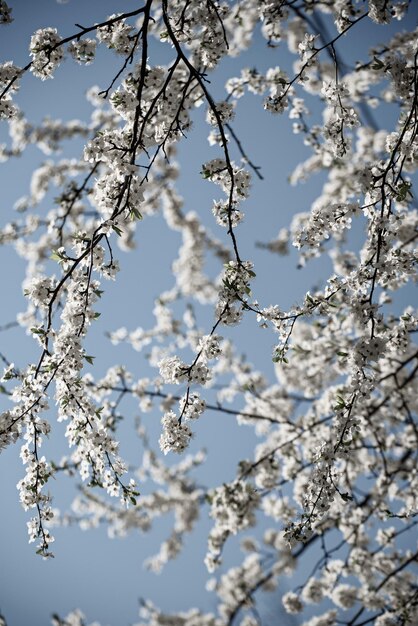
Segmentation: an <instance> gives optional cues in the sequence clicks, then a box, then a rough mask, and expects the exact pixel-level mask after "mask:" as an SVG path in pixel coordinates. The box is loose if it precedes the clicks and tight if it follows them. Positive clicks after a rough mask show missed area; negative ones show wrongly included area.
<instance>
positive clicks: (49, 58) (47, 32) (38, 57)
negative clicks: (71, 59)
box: [29, 28, 64, 80]
mask: <svg viewBox="0 0 418 626" xmlns="http://www.w3.org/2000/svg"><path fill="white" fill-rule="evenodd" d="M60 43H61V38H60V36H59V35H58V31H57V29H56V28H41V29H39V30H37V31H36V32H35V34H34V35H32V37H31V40H30V46H29V51H30V55H31V57H32V64H31V68H30V69H31V72H32V73H33V75H34V76H36V77H37V78H40V79H41V80H46V79H47V78H53V74H54V71H55V70H56V68H57V67H58V65H59V64H60V63H61V61H62V59H63V57H64V52H63V50H62V48H61V47H60Z"/></svg>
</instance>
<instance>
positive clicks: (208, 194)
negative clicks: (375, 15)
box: [0, 0, 417, 626]
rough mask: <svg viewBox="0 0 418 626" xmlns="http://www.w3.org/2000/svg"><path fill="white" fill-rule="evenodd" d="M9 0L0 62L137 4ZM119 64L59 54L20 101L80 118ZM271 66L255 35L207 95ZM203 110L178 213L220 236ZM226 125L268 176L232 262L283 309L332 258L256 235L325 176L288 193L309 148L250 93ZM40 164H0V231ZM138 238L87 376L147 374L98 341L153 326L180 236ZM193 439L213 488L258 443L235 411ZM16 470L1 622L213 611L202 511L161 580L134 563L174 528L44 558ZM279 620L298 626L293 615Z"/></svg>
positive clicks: (244, 344) (7, 483)
mask: <svg viewBox="0 0 418 626" xmlns="http://www.w3.org/2000/svg"><path fill="white" fill-rule="evenodd" d="M11 5H12V7H13V14H14V18H15V22H14V23H13V24H12V25H11V26H9V27H3V28H2V29H1V33H0V34H1V38H0V59H1V62H3V61H6V60H13V61H14V62H15V63H16V64H18V65H24V64H25V63H26V62H27V61H28V43H29V40H30V35H31V34H32V33H33V32H34V31H35V30H36V29H37V28H41V27H45V26H54V27H57V28H58V31H59V33H60V35H61V36H67V35H69V34H71V33H73V32H75V28H74V22H79V23H81V24H83V25H86V24H92V23H94V22H97V21H101V20H102V19H105V18H106V16H107V15H109V14H111V13H114V12H122V11H125V10H132V8H133V7H134V6H136V3H135V4H134V3H133V2H132V0H125V1H118V2H114V1H111V0H100V1H99V0H91V1H90V2H83V1H81V0H71V1H70V2H69V3H67V4H58V3H56V2H55V0H37V2H36V3H32V2H29V1H27V2H26V1H25V0H17V1H15V2H13V0H11ZM35 5H36V8H35ZM416 8H417V7H416V6H415V7H414V11H415V13H413V14H411V16H410V17H409V18H408V21H409V24H408V26H410V25H411V24H412V25H415V24H416V13H417V11H416ZM376 32H378V31H377V30H376V28H374V27H371V26H370V25H367V24H366V23H365V24H364V25H362V26H359V30H358V32H357V34H355V35H353V37H354V41H355V44H356V54H358V56H359V57H360V56H361V55H362V54H363V53H364V51H365V50H367V48H368V47H369V45H370V42H371V39H372V38H373V37H374V34H375V33H376ZM379 32H380V31H379ZM383 32H384V31H383ZM351 41H353V39H351ZM350 46H351V44H350V43H349V41H348V39H347V41H342V42H341V46H340V50H341V51H342V53H343V54H346V55H347V57H346V58H349V59H351V60H355V59H354V58H353V50H352V48H351V47H350ZM151 50H152V55H151V58H150V63H151V64H153V63H154V64H158V63H163V62H164V59H165V57H166V54H165V51H164V50H163V49H162V48H161V47H159V46H157V45H155V46H153V47H152V49H151ZM119 65H120V58H116V57H114V56H112V55H111V54H107V53H102V52H101V53H100V54H99V55H98V59H97V62H96V63H95V64H93V65H92V66H90V67H86V68H82V67H80V66H78V65H76V64H75V63H74V62H72V61H71V60H70V59H68V60H67V61H66V62H65V63H64V64H63V66H62V67H61V68H59V70H58V71H57V73H56V76H55V78H54V80H52V81H46V82H41V81H39V80H37V79H35V78H34V77H32V76H31V75H26V76H25V77H24V78H23V80H22V89H21V92H20V94H19V96H18V98H17V101H18V103H19V105H20V106H21V108H22V110H23V111H24V112H25V114H26V116H27V118H28V120H29V121H30V122H33V123H39V122H40V121H41V120H42V118H43V117H44V116H45V115H50V116H51V117H58V118H60V119H62V120H70V119H74V118H79V119H86V118H87V116H88V115H89V114H90V112H91V107H90V105H89V104H88V103H87V102H86V100H85V97H84V92H85V90H86V89H87V88H88V87H89V86H90V85H92V84H98V85H100V86H101V87H106V86H107V85H108V84H109V82H110V79H111V78H112V76H113V74H114V73H115V71H117V69H118V68H119ZM274 65H280V66H284V67H286V66H287V67H290V57H289V54H288V53H287V52H286V50H285V48H284V47H280V48H279V49H277V50H271V49H268V48H267V47H266V45H265V42H264V40H262V38H261V37H260V36H257V37H256V46H254V47H253V48H251V49H250V50H249V51H248V52H247V53H245V54H244V55H242V57H240V58H239V59H228V60H226V61H225V62H224V63H223V64H222V66H221V68H220V70H219V71H218V72H216V73H215V74H214V75H213V77H212V78H211V80H212V83H211V85H210V89H211V91H212V93H213V94H214V96H215V99H218V98H219V99H220V98H221V97H222V94H223V84H224V82H225V80H226V78H227V77H229V76H231V75H238V74H239V71H240V68H242V67H254V66H255V67H257V68H258V69H259V70H260V71H263V70H265V69H266V68H267V67H269V66H274ZM204 115H205V113H204V111H202V110H200V111H198V112H197V113H196V120H195V128H194V130H193V131H192V132H191V133H190V136H189V137H188V138H187V140H185V141H183V144H182V145H181V146H180V149H179V157H178V158H179V162H180V165H181V170H182V174H181V177H180V180H179V190H180V193H181V194H182V195H183V197H184V200H185V209H187V210H195V211H196V212H198V213H199V215H200V216H202V221H203V222H204V224H205V225H208V227H210V229H211V230H212V231H213V232H216V235H217V236H218V237H219V238H222V237H223V238H224V240H225V241H227V239H226V237H225V233H224V232H220V229H219V228H217V226H216V224H215V223H214V220H213V218H212V214H211V210H210V209H211V205H212V198H213V197H217V196H218V191H217V189H216V188H215V187H214V186H213V185H211V184H210V183H208V182H207V181H203V180H201V179H200V177H199V171H200V168H201V164H202V163H203V162H204V161H207V160H209V159H211V158H214V157H215V156H217V153H216V148H213V147H210V146H209V144H208V142H207V139H206V136H207V132H208V127H207V125H205V124H204ZM387 115H390V113H389V112H388V113H387ZM234 129H235V131H236V132H237V134H238V135H239V137H240V138H241V139H242V141H243V143H244V145H245V147H246V149H247V151H248V153H249V154H250V156H251V159H252V161H253V162H254V163H256V164H257V165H260V166H261V167H262V173H263V176H264V181H258V180H257V179H255V178H254V179H253V187H252V193H251V196H250V198H249V199H248V200H247V201H246V203H245V206H244V207H243V208H244V211H245V213H246V219H245V221H244V223H243V224H242V226H240V228H239V229H238V230H237V236H238V240H239V246H240V251H241V256H242V257H243V258H244V259H246V258H251V259H254V260H255V263H256V271H257V280H256V283H255V293H256V295H257V297H258V298H259V300H260V301H261V302H266V303H275V302H278V303H279V304H280V305H281V307H283V308H286V307H289V306H291V305H292V304H293V303H295V302H297V301H301V300H302V299H303V296H304V293H305V292H306V290H307V289H309V288H310V287H312V285H314V284H317V283H318V281H320V280H323V279H324V277H326V274H327V272H328V271H329V270H330V263H329V262H328V261H327V259H326V258H325V259H322V260H320V261H314V262H312V263H311V264H310V265H309V266H308V267H307V268H306V269H305V270H303V271H300V270H298V269H297V256H296V254H295V253H292V254H291V255H290V257H284V258H281V257H278V256H272V255H270V254H268V253H267V252H266V251H264V250H260V249H257V248H255V247H254V233H256V240H258V241H269V240H271V239H272V238H273V237H274V236H275V235H276V233H277V232H278V230H279V229H280V228H281V227H283V226H287V225H288V223H289V221H290V219H291V216H292V215H293V214H294V213H296V212H298V211H301V210H307V209H308V208H309V205H310V202H311V200H312V199H313V198H315V197H316V195H317V194H319V191H320V187H321V183H322V179H321V178H320V177H318V178H316V179H313V180H312V181H311V182H309V183H307V184H306V185H303V186H300V187H297V188H294V187H291V186H290V185H289V183H288V181H287V177H288V176H289V174H290V173H291V172H292V170H293V168H294V166H295V165H296V164H297V163H298V162H299V161H300V160H302V159H303V158H305V157H306V156H308V154H309V152H308V151H307V149H306V148H305V147H304V146H303V145H302V141H301V140H300V138H298V137H295V136H293V135H292V133H291V124H290V123H289V120H288V119H287V117H277V116H274V117H273V116H269V115H268V114H266V113H264V112H263V110H262V104H261V99H260V98H258V97H256V96H251V95H250V96H249V97H248V98H245V99H243V100H242V101H240V102H239V106H238V110H237V117H236V122H235V123H234ZM6 138H7V136H6V126H5V125H3V128H2V129H0V142H1V141H5V140H6ZM80 152H81V142H79V141H73V142H71V143H68V144H66V145H65V149H64V152H63V153H62V155H59V156H61V157H64V156H78V155H79V154H80ZM58 158H59V157H58ZM43 160H45V156H44V155H42V154H41V153H40V152H39V151H38V150H37V149H35V148H30V149H29V150H28V154H27V155H25V156H24V157H22V158H20V159H18V160H12V161H10V162H8V163H5V164H1V169H0V184H1V188H2V200H1V204H0V209H1V211H0V220H1V224H2V225H3V224H4V223H6V222H8V221H10V220H12V219H15V213H14V211H13V205H14V202H15V201H16V199H17V198H18V197H19V196H20V195H22V194H24V193H27V190H28V188H29V182H30V173H31V171H32V169H33V168H34V166H35V165H36V164H39V163H40V162H42V161H43ZM53 195H54V194H50V195H48V196H47V198H46V200H45V203H44V204H45V206H43V207H42V210H48V208H49V207H48V206H47V204H48V202H50V201H51V198H52V197H53ZM137 241H138V248H137V250H136V251H135V252H134V253H131V254H125V253H122V252H119V251H118V253H117V254H118V257H119V260H120V264H121V268H122V270H121V272H120V274H119V276H118V280H117V281H116V283H114V284H113V283H112V284H110V285H109V284H106V285H105V287H106V289H107V293H106V294H105V295H104V297H103V300H102V303H101V307H100V310H101V313H102V315H101V318H100V322H99V323H98V324H97V326H96V328H95V332H94V333H93V334H92V337H91V338H89V339H88V340H87V345H88V346H90V349H89V351H90V352H91V353H92V354H94V355H95V356H96V368H97V369H96V371H97V372H99V373H100V374H101V373H104V372H105V371H106V369H107V367H108V366H110V365H112V364H114V363H126V364H127V367H128V368H130V369H131V370H132V371H133V372H134V374H135V375H136V376H142V375H144V371H146V369H145V368H146V366H145V365H144V363H143V361H142V360H141V359H140V357H139V356H138V354H137V353H135V352H134V351H133V350H130V349H129V348H127V347H125V346H118V347H116V348H113V349H112V350H109V342H108V340H107V339H106V338H105V336H104V333H105V331H106V330H114V329H116V328H118V327H120V326H126V327H127V328H128V329H129V330H133V329H135V328H136V327H137V326H143V327H144V328H147V327H148V326H151V324H152V323H153V318H152V314H151V311H152V306H153V300H154V299H155V297H157V296H158V294H159V292H160V291H162V290H163V289H166V288H169V287H170V286H171V284H172V278H171V273H170V266H171V262H172V260H173V258H175V255H176V250H177V248H178V245H179V243H180V237H179V235H178V234H177V233H172V232H170V231H168V230H167V228H166V227H165V226H164V223H163V220H162V218H161V217H159V216H155V217H151V218H149V219H146V220H144V221H143V222H141V224H140V226H139V228H138V231H137ZM0 262H1V263H2V267H3V268H7V271H4V272H3V290H4V293H5V294H6V297H4V298H3V303H2V308H1V311H0V326H1V325H2V324H5V323H7V322H9V321H11V320H13V319H14V318H15V315H16V312H18V311H22V310H24V308H25V301H24V297H23V295H22V292H21V281H22V278H23V276H24V265H23V263H22V261H21V260H20V259H19V258H18V257H17V255H16V254H15V252H14V251H13V250H12V249H11V248H7V247H5V248H3V249H0ZM121 303H122V305H121ZM200 315H201V317H200V319H199V324H200V325H201V326H204V325H205V324H206V325H208V326H209V324H210V321H211V319H212V318H211V315H210V314H209V313H207V312H205V311H201V312H200ZM237 332H238V334H237V335H236V336H237V337H238V341H239V345H240V348H241V349H242V352H243V353H245V354H247V355H248V356H249V360H250V361H251V362H252V363H254V364H255V365H256V367H258V368H259V369H261V370H262V371H263V372H265V373H266V374H267V375H269V376H270V377H273V366H272V364H271V350H272V347H273V345H274V339H275V338H274V336H273V335H272V334H271V333H270V332H269V331H263V330H260V329H258V328H257V325H256V323H255V321H254V320H252V319H249V320H246V321H245V322H244V324H243V328H242V329H241V330H240V331H237ZM0 340H1V344H0V345H1V347H0V352H2V353H3V354H4V355H5V356H6V357H7V358H9V359H10V360H13V361H15V363H16V364H17V365H19V366H22V367H23V366H25V365H26V364H27V363H29V362H31V361H32V360H34V359H35V358H36V355H37V347H36V346H35V344H34V342H32V340H31V339H30V338H28V337H26V336H25V335H24V332H23V331H21V330H20V329H12V330H10V331H8V332H7V333H6V332H4V333H1V335H0ZM128 407H129V405H128ZM134 411H135V409H134V407H133V406H132V407H131V408H130V409H129V408H128V409H127V411H126V413H127V415H129V417H130V418H132V415H133V412H134ZM52 413H53V412H52ZM51 419H53V417H51ZM147 420H148V423H147V425H149V427H150V433H151V436H154V438H155V439H157V438H158V434H159V429H160V426H159V412H158V410H156V411H154V412H153V413H152V414H151V415H149V416H147ZM132 421H133V420H132V419H131V423H128V424H126V425H124V426H123V429H122V437H121V452H122V456H124V455H126V457H127V458H130V459H132V462H133V461H134V460H135V459H137V458H138V457H139V455H140V454H141V448H140V444H139V442H138V443H137V442H136V441H135V440H134V439H133V438H132V437H131V436H130V435H131V434H132ZM61 426H62V425H61ZM54 429H55V434H53V436H52V437H51V440H50V441H49V442H48V443H46V444H45V446H44V454H46V455H47V456H48V454H51V455H54V456H55V458H56V457H58V456H59V454H61V453H64V448H62V434H63V428H62V427H61V428H60V425H58V427H56V425H54ZM195 431H196V438H195V442H194V444H193V449H194V450H197V449H199V448H200V447H203V446H204V447H206V448H207V449H208V450H209V453H210V454H209V459H210V455H211V454H212V455H213V458H214V460H212V461H210V460H209V463H208V466H207V468H206V469H205V470H204V472H203V473H202V476H201V478H202V480H205V481H206V482H207V484H210V485H215V484H217V483H220V482H222V481H223V480H230V479H232V478H233V477H234V473H235V468H236V463H237V461H238V460H239V459H240V458H243V457H245V456H246V455H250V454H251V451H252V449H253V446H254V435H253V433H252V431H251V430H250V429H246V428H245V427H237V426H236V425H235V424H234V420H233V418H232V417H226V416H223V415H221V414H215V413H213V414H207V415H206V416H205V419H202V420H201V421H200V422H199V424H198V425H197V426H196V428H195ZM57 450H60V452H59V453H58V452H57ZM22 475H23V468H22V465H21V462H20V459H19V457H18V447H17V446H14V447H12V448H9V449H8V450H7V451H6V452H4V453H3V454H2V455H1V457H0V501H1V503H2V515H1V517H0V563H1V564H2V566H1V568H0V612H3V613H4V615H5V616H6V618H7V620H8V625H9V626H26V625H28V626H29V624H30V625H31V626H46V625H47V624H48V623H49V617H50V615H51V613H52V612H53V611H56V612H59V613H60V614H61V615H65V614H66V613H67V612H68V611H69V610H71V609H73V608H75V607H80V608H82V610H83V611H84V612H85V613H86V615H87V618H88V619H89V620H91V621H93V620H94V619H97V620H99V621H100V622H101V624H102V626H105V624H109V625H111V624H112V625H113V626H119V625H120V626H122V625H125V624H130V623H132V622H135V621H136V620H137V614H138V599H139V598H140V597H143V598H150V599H152V600H153V601H154V602H155V603H156V604H157V605H158V606H161V607H162V608H165V609H166V610H169V611H176V610H181V609H188V608H190V606H198V607H199V608H201V609H204V610H211V609H214V608H215V607H214V598H213V596H211V595H210V594H207V593H206V592H205V591H204V585H205V581H206V579H207V572H206V570H205V567H204V565H203V557H204V554H205V551H206V541H205V539H204V537H205V534H206V533H207V531H208V529H209V527H210V522H209V520H208V518H207V510H206V511H205V512H204V513H205V515H206V518H204V519H203V520H202V523H201V524H200V525H199V528H198V530H197V532H195V533H193V535H192V536H191V537H190V539H189V541H188V545H187V546H186V549H185V551H184V554H182V555H181V557H180V558H179V559H178V560H177V561H175V562H173V563H169V565H168V566H167V568H166V570H165V571H164V573H163V574H162V575H161V576H160V577H157V576H155V575H153V574H149V573H147V572H146V571H145V570H144V569H143V567H142V561H143V560H144V559H145V558H147V557H148V556H150V555H152V554H154V553H155V552H156V551H157V549H158V545H159V541H161V540H162V539H163V538H165V536H166V535H167V534H168V532H169V529H170V523H171V520H168V521H162V522H161V523H160V524H158V523H157V525H156V528H155V530H154V531H153V532H152V536H145V535H139V534H132V535H131V536H129V537H127V538H126V539H124V540H113V541H109V540H108V539H107V536H106V529H105V528H99V529H97V530H95V531H92V532H88V533H85V532H82V531H81V530H79V529H78V528H75V527H71V528H65V529H56V531H55V533H54V534H55V536H56V545H55V546H54V547H55V553H56V558H55V559H54V560H50V561H47V562H44V561H42V560H41V559H40V558H39V557H38V556H36V555H35V553H34V550H33V546H29V545H28V543H27V532H26V521H27V519H28V517H29V516H28V514H27V513H25V512H24V511H23V510H22V508H21V507H20V504H19V502H18V493H17V490H16V487H15V485H16V482H17V481H18V480H19V479H20V478H21V477H22ZM51 489H52V490H53V491H54V495H55V503H56V504H59V505H61V506H62V507H63V508H64V509H66V508H67V509H68V507H69V504H70V502H71V497H72V494H73V488H72V486H71V485H70V481H69V480H68V479H65V478H63V477H60V478H59V479H57V481H54V482H53V484H52V485H51ZM228 555H229V557H230V558H231V559H234V558H235V557H236V547H234V546H232V547H231V548H228V549H227V553H226V558H227V559H228ZM179 581H180V584H179ZM272 602H273V604H272ZM274 606H275V605H274V601H272V600H269V602H268V603H266V608H265V610H266V612H268V611H273V610H274V609H273V608H271V607H274ZM269 607H270V608H269ZM272 623H273V622H272ZM288 623H289V624H292V623H297V622H292V620H290V619H289V622H288ZM283 624H285V622H283Z"/></svg>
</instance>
